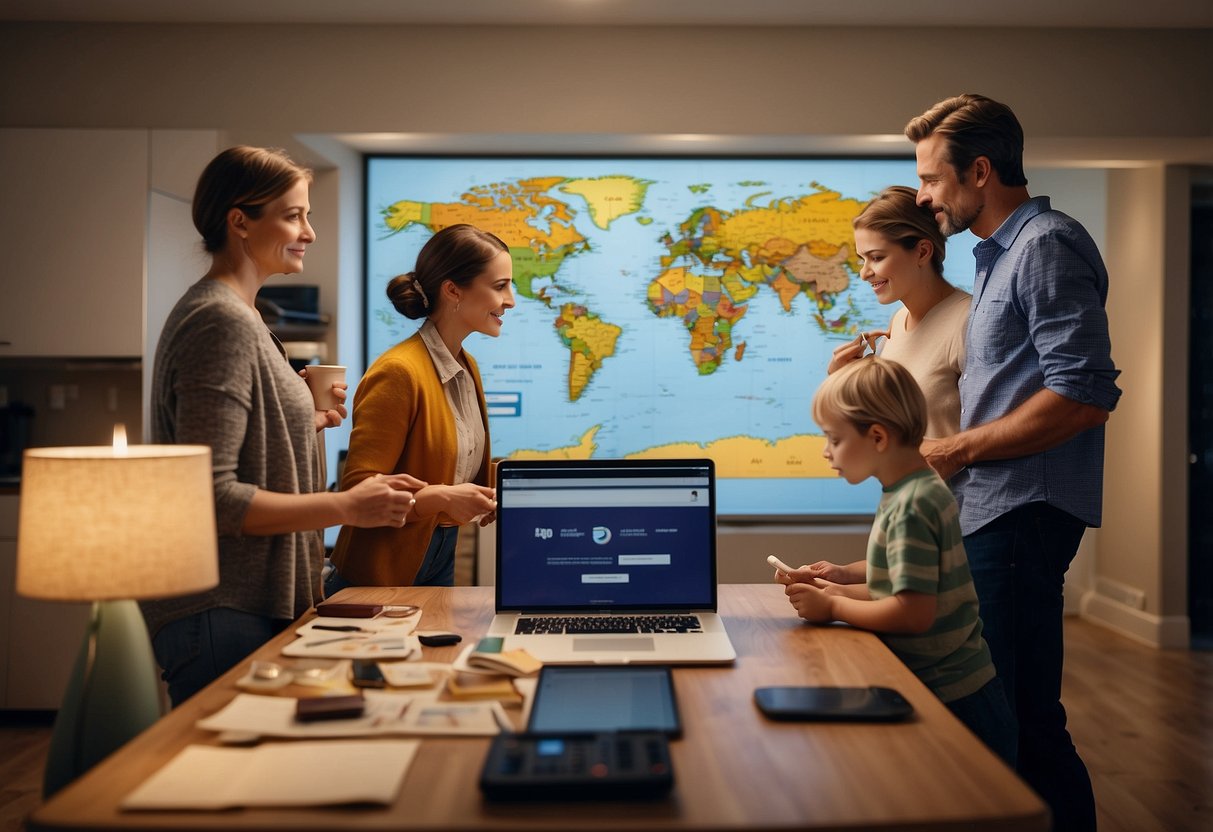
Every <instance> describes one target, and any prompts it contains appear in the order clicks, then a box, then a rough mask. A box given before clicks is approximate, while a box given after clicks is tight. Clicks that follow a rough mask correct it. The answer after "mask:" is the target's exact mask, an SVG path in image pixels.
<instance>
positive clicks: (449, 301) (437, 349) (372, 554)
mask: <svg viewBox="0 0 1213 832" xmlns="http://www.w3.org/2000/svg"><path fill="white" fill-rule="evenodd" d="M512 275H513V261H512V260H511V258H510V254H509V249H508V248H507V246H506V245H505V243H503V242H502V241H501V240H499V239H498V238H497V237H495V236H494V235H492V234H489V233H488V232H486V231H481V230H480V229H478V228H475V227H473V226H471V225H464V224H460V225H452V226H448V227H447V228H444V229H442V230H441V231H439V232H438V233H437V234H435V235H434V236H433V237H432V238H431V239H430V240H429V242H427V243H426V244H425V246H424V247H423V248H422V249H421V253H420V254H418V255H417V267H416V270H415V271H412V272H409V273H408V274H403V275H400V276H399V277H395V278H393V279H392V281H391V282H390V283H389V284H388V287H387V295H388V298H389V299H390V300H391V301H392V305H393V306H394V307H396V310H397V311H398V312H400V314H402V315H404V316H405V317H406V318H410V319H413V320H416V319H418V318H425V322H424V323H423V324H422V325H421V328H420V329H418V330H417V332H416V334H414V335H413V336H412V337H410V338H408V339H407V340H405V341H403V342H401V343H399V344H397V345H396V346H394V347H392V348H391V349H390V350H388V351H387V352H385V353H384V354H383V355H381V356H379V358H378V359H377V360H376V361H375V363H374V364H372V365H371V368H370V369H369V370H367V372H366V375H364V376H363V377H362V381H360V382H359V383H358V390H357V392H356V393H355V395H354V428H353V432H352V433H351V435H350V449H349V455H348V456H347V457H346V461H345V473H344V475H343V476H342V479H341V487H342V489H348V488H353V487H354V486H355V485H357V484H358V483H360V482H362V481H363V480H364V479H366V478H368V477H374V476H376V475H378V474H393V473H404V472H407V473H409V474H412V475H413V476H415V477H417V478H418V479H420V480H422V481H424V482H425V483H426V486H425V487H424V488H422V489H420V490H418V491H416V492H415V493H414V496H415V498H416V500H417V504H416V506H415V507H414V508H413V511H412V513H411V514H410V515H409V518H408V522H407V523H406V524H405V525H404V527H403V528H398V529H389V528H383V529H358V528H354V527H352V526H344V527H343V528H342V529H341V534H340V536H339V537H338V539H337V547H336V549H335V550H334V551H333V566H334V567H335V568H334V570H333V571H332V572H331V573H330V574H329V576H328V578H326V580H325V584H324V587H325V593H326V595H332V594H333V593H334V592H336V591H337V590H339V589H342V588H344V587H347V586H451V585H452V584H454V582H455V542H456V538H457V535H458V532H459V526H461V525H463V524H465V523H470V522H472V521H473V520H476V519H477V518H479V520H480V523H481V525H485V524H488V523H490V522H492V521H493V519H494V516H495V514H494V512H495V509H496V507H497V503H496V499H495V497H496V492H495V491H494V489H492V488H490V487H488V481H489V436H488V415H487V411H486V409H485V403H484V386H483V384H482V383H481V381H480V371H479V370H478V369H477V367H476V362H475V361H474V360H473V359H472V356H470V355H468V354H467V353H466V352H464V350H463V339H464V338H466V337H467V336H468V335H470V334H472V333H473V332H482V333H484V334H485V335H489V336H492V337H494V338H495V337H497V336H498V335H500V334H501V319H502V316H503V315H504V314H505V311H506V310H507V309H510V308H512V307H513V306H514V294H513V289H512Z"/></svg>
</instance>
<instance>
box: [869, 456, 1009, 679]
mask: <svg viewBox="0 0 1213 832" xmlns="http://www.w3.org/2000/svg"><path fill="white" fill-rule="evenodd" d="M959 514H960V512H959V510H958V509H957V507H956V499H955V498H954V497H953V496H952V492H951V491H949V490H948V487H947V486H946V485H944V483H943V480H941V479H940V478H939V475H938V474H936V473H935V472H934V471H932V470H930V469H929V468H928V469H926V470H922V471H915V472H914V473H912V474H910V475H909V476H907V477H905V478H903V479H902V480H900V481H899V482H897V483H895V484H894V485H892V486H890V487H889V488H886V489H884V495H883V496H882V497H881V499H880V507H879V508H877V509H876V519H875V521H874V522H873V523H872V534H871V536H870V537H869V538H868V592H869V593H870V594H871V596H872V598H873V599H880V598H888V597H890V596H893V595H896V594H897V593H899V592H905V591H910V592H921V593H923V594H926V595H934V596H935V600H936V604H937V607H936V610H935V622H934V623H933V624H932V625H931V628H930V629H929V630H927V631H926V632H925V633H921V634H918V635H893V634H889V633H882V634H881V635H880V637H881V639H882V640H883V641H884V643H885V644H886V645H888V647H889V649H890V650H892V651H893V653H894V654H896V656H897V658H899V659H901V661H902V662H903V663H905V665H906V666H907V667H908V668H910V670H912V671H914V674H915V675H916V676H918V678H919V679H921V680H922V682H923V684H925V685H926V686H927V687H929V688H930V689H931V690H932V691H933V692H934V693H935V695H936V696H938V697H939V698H940V699H941V700H943V701H944V702H952V701H954V700H956V699H960V698H961V697H964V696H968V695H969V694H971V693H976V692H977V691H978V690H980V689H981V688H982V687H983V686H984V685H985V684H986V683H987V682H989V681H990V680H991V679H993V678H994V663H993V661H991V659H990V648H989V647H987V646H986V642H985V639H983V638H982V637H981V619H980V618H979V617H978V615H977V591H976V590H975V589H974V588H973V578H972V576H971V575H970V574H969V561H968V558H966V557H965V550H964V541H963V539H962V538H961V535H960V521H959Z"/></svg>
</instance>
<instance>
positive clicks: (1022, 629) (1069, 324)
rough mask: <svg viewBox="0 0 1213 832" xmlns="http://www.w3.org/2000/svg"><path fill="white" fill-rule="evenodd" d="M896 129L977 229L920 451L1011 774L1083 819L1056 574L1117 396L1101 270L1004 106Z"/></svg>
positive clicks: (932, 191) (944, 200)
mask: <svg viewBox="0 0 1213 832" xmlns="http://www.w3.org/2000/svg"><path fill="white" fill-rule="evenodd" d="M905 133H906V136H907V137H908V138H909V139H910V140H911V141H913V142H914V143H915V146H916V147H915V151H916V156H917V160H918V177H919V180H920V182H921V185H920V187H919V192H918V202H919V204H920V205H924V206H928V207H930V208H931V209H933V210H934V211H935V219H936V221H937V222H938V223H939V226H940V228H941V229H942V230H943V232H944V233H945V234H949V235H950V234H956V233H959V232H961V231H964V230H965V229H966V228H967V229H969V230H971V231H972V232H973V233H974V234H975V235H977V236H978V237H981V238H982V241H981V242H980V243H979V244H978V245H977V247H976V248H975V249H974V254H975V255H976V258H977V275H976V279H975V281H974V285H973V304H972V307H971V309H970V312H969V323H968V329H967V331H966V334H965V350H966V357H965V366H964V372H963V373H962V375H961V378H960V405H961V417H960V419H961V423H960V427H961V430H960V433H958V434H955V435H954V436H949V437H944V438H942V439H933V440H926V442H924V443H923V447H922V451H923V454H924V456H926V458H927V460H928V461H929V462H930V463H931V465H932V467H934V468H935V469H936V471H938V472H939V474H940V476H942V477H943V478H944V479H945V480H949V479H950V485H951V486H952V489H953V490H954V492H955V493H956V498H957V502H958V503H959V504H960V508H961V514H960V525H961V530H962V532H963V533H964V542H965V550H966V552H967V554H968V557H969V565H970V569H971V571H972V574H973V581H974V583H975V584H976V586H977V595H978V598H979V600H980V602H981V618H982V621H983V623H984V625H985V629H984V631H983V635H984V636H985V637H986V640H987V642H988V643H989V645H990V650H991V653H992V654H993V658H994V665H995V667H996V668H997V670H998V674H999V676H1001V677H1002V680H1003V684H1004V686H1005V687H1006V689H1007V692H1008V695H1009V697H1010V699H1011V705H1012V708H1014V709H1015V711H1016V716H1017V718H1018V720H1019V755H1018V760H1019V762H1018V768H1019V772H1020V774H1021V775H1022V776H1023V777H1024V779H1025V780H1027V781H1028V783H1029V784H1031V786H1032V787H1033V788H1035V789H1036V791H1037V792H1038V793H1039V794H1040V795H1041V797H1043V798H1044V799H1045V801H1046V802H1047V803H1048V804H1049V807H1050V809H1051V810H1052V812H1053V820H1054V828H1055V829H1058V830H1064V829H1094V828H1095V801H1094V796H1093V794H1092V791H1091V779H1090V776H1089V775H1088V774H1087V770H1086V766H1084V765H1083V762H1082V760H1081V759H1080V758H1079V756H1078V752H1077V751H1076V750H1075V748H1074V744H1073V742H1072V741H1071V739H1070V735H1069V733H1068V732H1067V730H1066V712H1065V709H1064V708H1063V707H1062V705H1061V668H1062V652H1063V651H1062V626H1061V619H1062V589H1063V585H1064V582H1065V573H1066V569H1067V568H1068V567H1069V565H1070V561H1071V560H1072V559H1073V558H1074V555H1075V553H1076V552H1077V549H1078V544H1079V542H1080V541H1081V540H1082V535H1083V531H1084V529H1085V528H1086V527H1087V526H1098V525H1099V524H1100V522H1101V510H1102V496H1103V450H1104V427H1103V426H1104V423H1105V422H1106V421H1107V419H1108V413H1109V412H1110V411H1111V410H1112V409H1113V408H1114V407H1115V406H1116V401H1117V399H1118V398H1119V397H1120V390H1119V389H1118V388H1117V386H1116V383H1115V379H1116V377H1117V375H1118V374H1119V372H1118V371H1117V370H1116V368H1115V366H1114V365H1113V363H1112V358H1111V346H1110V342H1109V338H1108V319H1107V314H1106V311H1105V302H1106V300H1107V293H1108V275H1107V271H1106V269H1105V268H1104V265H1103V260H1102V258H1101V257H1100V255H1099V251H1098V249H1097V248H1096V246H1095V243H1094V242H1093V241H1092V240H1091V237H1090V235H1089V234H1088V233H1087V232H1086V230H1085V229H1084V228H1083V227H1082V226H1081V225H1079V223H1078V222H1076V221H1075V220H1073V219H1072V218H1070V217H1068V216H1066V215H1065V214H1062V213H1061V212H1059V211H1054V210H1053V209H1052V208H1051V207H1050V205H1049V199H1048V197H1037V198H1035V199H1033V198H1031V197H1030V196H1029V195H1028V189H1027V179H1026V177H1025V176H1024V172H1023V129H1022V128H1021V127H1020V125H1019V121H1018V119H1016V117H1015V114H1014V113H1013V112H1011V109H1010V108H1009V107H1007V106H1006V105H1004V104H1000V103H998V102H996V101H992V100H990V99H988V98H985V97H983V96H979V95H960V96H956V97H955V98H949V99H947V100H945V101H941V102H940V103H938V104H936V105H935V106H934V107H932V108H931V109H929V110H928V111H927V112H926V113H924V114H923V115H921V116H919V117H917V118H915V119H913V120H911V121H910V123H909V124H908V125H907V126H906V130H905Z"/></svg>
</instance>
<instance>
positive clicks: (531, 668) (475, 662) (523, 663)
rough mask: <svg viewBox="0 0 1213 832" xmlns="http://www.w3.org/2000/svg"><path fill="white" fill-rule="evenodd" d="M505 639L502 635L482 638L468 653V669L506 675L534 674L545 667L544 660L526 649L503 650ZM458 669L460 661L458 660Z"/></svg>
mask: <svg viewBox="0 0 1213 832" xmlns="http://www.w3.org/2000/svg"><path fill="white" fill-rule="evenodd" d="M504 641H505V640H504V639H503V638H501V637H500V636H488V637H486V638H482V639H480V641H479V642H477V644H476V646H475V647H474V648H472V650H471V652H470V653H468V654H467V659H466V664H467V667H468V669H474V670H481V671H487V672H489V673H503V674H505V675H506V676H534V675H535V674H536V673H538V672H539V669H540V668H541V667H543V662H541V661H539V659H537V658H535V657H534V656H532V655H531V654H530V653H528V652H527V651H525V650H502V649H501V647H502V644H503V642H504ZM456 669H457V670H458V669H459V667H458V662H456Z"/></svg>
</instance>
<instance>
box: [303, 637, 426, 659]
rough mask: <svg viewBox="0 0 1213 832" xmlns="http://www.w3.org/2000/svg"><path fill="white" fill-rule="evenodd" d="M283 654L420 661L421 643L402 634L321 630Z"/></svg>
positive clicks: (328, 657)
mask: <svg viewBox="0 0 1213 832" xmlns="http://www.w3.org/2000/svg"><path fill="white" fill-rule="evenodd" d="M282 655H284V656H291V657H294V658H304V657H312V658H325V659H382V660H383V661H399V660H402V659H403V660H409V661H420V660H421V642H420V641H418V640H417V636H412V635H405V634H403V633H400V632H387V633H334V632H331V631H325V630H321V631H313V632H311V633H309V634H308V635H306V636H300V637H299V638H297V639H295V640H294V641H292V642H291V643H290V644H288V645H287V646H286V647H283V648H282Z"/></svg>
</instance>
